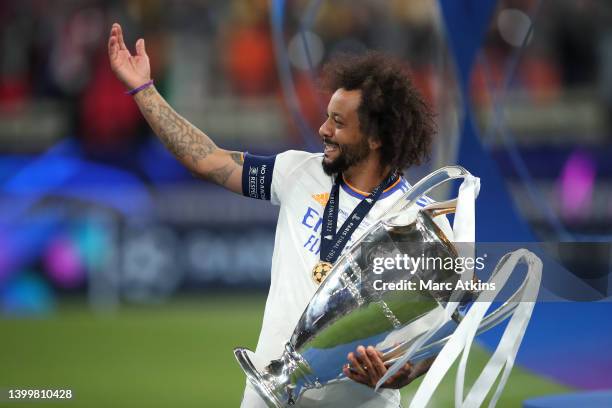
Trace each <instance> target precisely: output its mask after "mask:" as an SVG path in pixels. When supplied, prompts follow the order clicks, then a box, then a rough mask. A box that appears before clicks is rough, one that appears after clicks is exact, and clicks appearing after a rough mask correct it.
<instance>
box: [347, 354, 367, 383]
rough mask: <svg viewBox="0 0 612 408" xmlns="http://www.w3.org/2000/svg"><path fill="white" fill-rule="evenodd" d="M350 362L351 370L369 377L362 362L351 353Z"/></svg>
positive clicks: (349, 355)
mask: <svg viewBox="0 0 612 408" xmlns="http://www.w3.org/2000/svg"><path fill="white" fill-rule="evenodd" d="M347 357H348V361H349V362H350V363H351V369H352V370H353V371H356V372H357V373H358V374H360V375H363V376H364V377H368V374H367V373H366V372H365V371H364V369H363V367H362V365H361V362H360V361H358V360H357V358H356V356H355V353H353V352H350V353H349V354H348V356H347Z"/></svg>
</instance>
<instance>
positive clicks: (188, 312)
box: [0, 295, 567, 408]
mask: <svg viewBox="0 0 612 408" xmlns="http://www.w3.org/2000/svg"><path fill="white" fill-rule="evenodd" d="M264 301H265V299H264V297H262V296H261V295H244V296H238V295H227V296H220V295H215V296H208V297H205V296H201V297H199V298H197V299H190V300H177V301H173V302H171V303H169V304H165V305H160V306H154V307H151V306H148V307H124V308H122V309H120V310H119V311H117V312H116V313H112V314H107V315H105V314H95V313H93V312H91V311H90V310H89V309H88V308H87V307H86V306H85V305H84V304H83V303H73V304H64V305H62V306H61V307H60V308H59V309H58V311H57V312H56V313H55V314H53V315H51V316H50V317H48V318H44V319H42V318H40V319H39V318H37V319H8V320H7V319H0V389H4V390H6V388H9V387H14V388H26V389H27V388H30V389H32V388H34V389H36V388H37V389H49V388H59V389H67V388H69V389H72V391H73V394H74V398H73V399H72V400H70V401H63V402H51V401H46V402H40V403H35V404H36V405H37V406H38V404H42V405H41V407H42V406H43V405H44V406H66V407H88V408H95V407H105V408H106V407H110V406H118V407H147V408H153V407H164V408H165V407H215V408H218V407H219V408H222V407H237V406H238V405H239V403H240V400H241V397H242V390H243V387H244V376H243V374H242V372H241V371H240V369H239V367H238V364H237V363H236V362H235V360H234V356H233V354H232V349H233V348H234V347H235V346H246V347H249V348H251V349H253V348H254V347H255V344H256V341H257V335H258V332H259V327H260V323H261V317H262V314H263V307H264ZM470 356H471V358H472V359H473V360H472V366H471V367H470V370H468V375H469V377H470V378H471V381H473V380H474V379H475V374H477V372H476V371H477V369H478V367H482V366H483V365H484V362H485V359H486V353H485V352H484V351H483V350H480V349H475V350H473V351H472V353H471V354H470ZM447 377H448V376H447ZM453 387H454V382H453V381H452V378H446V379H445V382H444V383H443V384H442V386H441V387H440V388H439V390H438V392H437V394H436V399H435V401H434V404H433V405H432V407H448V406H451V405H452V404H453V403H452V401H453V400H452V396H453ZM415 389H416V387H414V386H409V387H407V388H406V389H404V390H403V391H402V394H403V396H404V402H406V401H408V399H407V398H409V396H410V394H411V393H413V392H414V391H415ZM566 390H567V389H566V388H564V387H561V386H559V385H556V384H554V383H552V382H550V381H548V380H546V379H543V378H540V377H537V376H535V375H533V374H530V373H528V372H526V371H524V370H522V369H520V368H518V367H515V368H514V371H513V374H512V376H511V377H510V380H509V382H508V385H507V386H506V389H505V391H504V395H503V397H502V400H501V403H500V404H499V405H498V406H500V407H520V406H521V401H523V400H524V399H526V398H529V397H533V396H538V395H546V394H551V393H559V392H563V391H566ZM32 405H33V404H32V403H16V402H11V403H5V404H2V403H0V406H8V407H20V406H32Z"/></svg>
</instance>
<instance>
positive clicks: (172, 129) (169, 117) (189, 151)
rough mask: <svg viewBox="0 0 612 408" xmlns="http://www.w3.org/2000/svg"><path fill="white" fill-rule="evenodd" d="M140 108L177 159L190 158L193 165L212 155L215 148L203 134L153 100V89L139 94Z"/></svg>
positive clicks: (162, 104) (154, 92) (168, 107)
mask: <svg viewBox="0 0 612 408" xmlns="http://www.w3.org/2000/svg"><path fill="white" fill-rule="evenodd" d="M141 94H142V96H141V97H142V100H143V104H142V108H143V110H144V112H145V113H146V114H147V115H146V116H147V118H148V119H150V120H149V123H150V124H151V127H153V130H154V131H155V133H156V134H157V135H159V138H160V139H161V141H162V142H163V143H164V145H166V147H167V148H168V150H170V152H171V153H172V154H174V155H175V156H176V157H177V158H178V159H183V158H190V159H191V161H192V162H193V164H194V165H197V164H198V161H200V160H202V159H205V158H206V157H207V156H208V155H210V154H211V153H213V152H214V151H215V150H216V149H217V146H215V144H214V143H213V142H212V140H210V139H209V138H208V137H207V136H206V135H205V134H203V133H202V132H200V131H199V130H198V129H197V128H195V127H194V126H193V125H191V124H190V123H189V122H188V121H187V120H186V119H184V118H183V117H181V116H180V115H179V114H177V113H176V112H175V111H174V110H173V109H172V108H171V107H170V106H168V105H167V104H166V103H160V102H159V100H156V99H157V98H155V95H156V91H155V88H152V87H151V88H148V89H146V90H144V91H143V92H141Z"/></svg>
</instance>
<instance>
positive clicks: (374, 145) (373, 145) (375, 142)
mask: <svg viewBox="0 0 612 408" xmlns="http://www.w3.org/2000/svg"><path fill="white" fill-rule="evenodd" d="M368 145H369V146H370V150H378V149H380V146H382V142H381V141H380V139H379V138H377V137H374V136H370V137H368Z"/></svg>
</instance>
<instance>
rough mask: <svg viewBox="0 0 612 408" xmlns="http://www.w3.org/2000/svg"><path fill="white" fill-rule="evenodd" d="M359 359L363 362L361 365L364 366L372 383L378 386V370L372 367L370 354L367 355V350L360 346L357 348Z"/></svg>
mask: <svg viewBox="0 0 612 408" xmlns="http://www.w3.org/2000/svg"><path fill="white" fill-rule="evenodd" d="M357 357H358V359H359V360H360V361H361V363H362V364H363V365H364V368H366V367H367V368H366V369H365V371H366V372H367V373H368V376H369V377H370V381H372V383H373V384H376V382H377V381H378V378H380V377H377V375H376V370H375V369H374V367H372V362H371V361H370V358H369V357H368V353H366V349H365V347H363V346H359V347H357Z"/></svg>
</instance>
